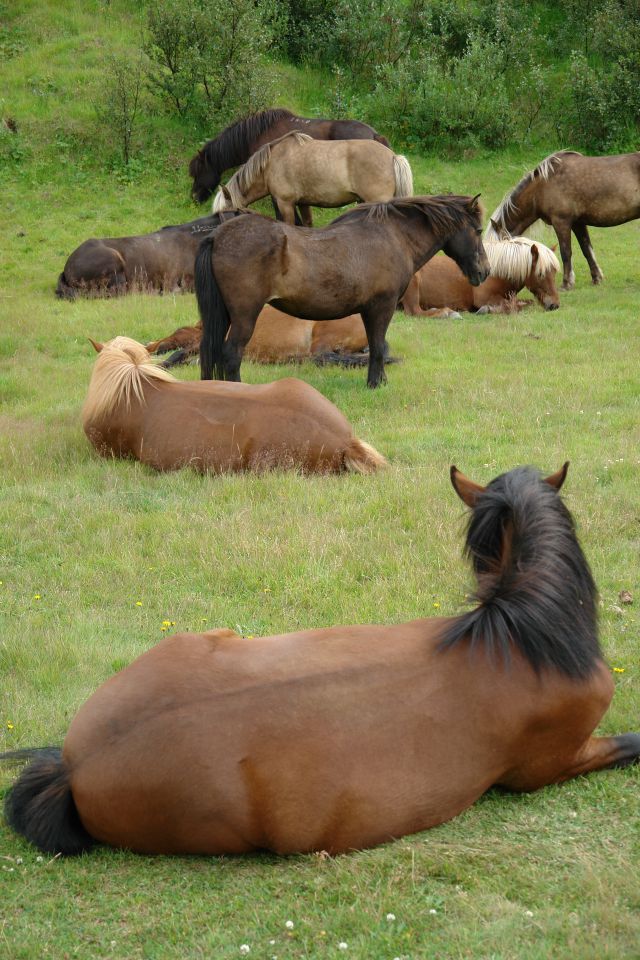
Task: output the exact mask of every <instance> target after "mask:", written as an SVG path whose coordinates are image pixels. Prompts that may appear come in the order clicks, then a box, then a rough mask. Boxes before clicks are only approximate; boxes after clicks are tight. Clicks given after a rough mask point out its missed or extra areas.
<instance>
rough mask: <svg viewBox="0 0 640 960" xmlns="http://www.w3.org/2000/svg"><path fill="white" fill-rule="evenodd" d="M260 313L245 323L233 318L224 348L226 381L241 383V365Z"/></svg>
mask: <svg viewBox="0 0 640 960" xmlns="http://www.w3.org/2000/svg"><path fill="white" fill-rule="evenodd" d="M259 312H260V310H258V311H257V312H256V313H255V314H253V319H251V317H250V318H249V319H248V320H247V319H246V318H245V320H244V321H243V320H240V321H238V320H237V319H236V317H233V316H232V317H231V326H230V327H229V333H228V335H227V339H226V340H225V342H224V345H223V347H222V363H223V366H224V371H225V380H235V381H236V382H239V381H240V364H241V363H242V357H243V355H244V350H245V347H246V345H247V344H248V343H249V340H250V339H251V335H252V333H253V331H254V328H255V325H256V320H257V318H258V313H259Z"/></svg>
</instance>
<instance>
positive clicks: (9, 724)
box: [7, 720, 13, 730]
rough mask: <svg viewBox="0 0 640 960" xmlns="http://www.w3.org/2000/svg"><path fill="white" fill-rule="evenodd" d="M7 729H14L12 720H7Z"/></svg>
mask: <svg viewBox="0 0 640 960" xmlns="http://www.w3.org/2000/svg"><path fill="white" fill-rule="evenodd" d="M7 730H13V724H12V723H11V721H10V720H9V721H8V722H7Z"/></svg>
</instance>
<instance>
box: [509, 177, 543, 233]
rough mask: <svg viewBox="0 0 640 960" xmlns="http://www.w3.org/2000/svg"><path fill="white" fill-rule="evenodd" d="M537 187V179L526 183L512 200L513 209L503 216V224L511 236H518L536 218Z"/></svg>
mask: <svg viewBox="0 0 640 960" xmlns="http://www.w3.org/2000/svg"><path fill="white" fill-rule="evenodd" d="M538 187H539V181H538V180H536V179H532V180H531V181H530V182H529V183H528V184H526V186H525V187H523V189H522V190H521V191H520V193H519V194H518V197H517V199H516V200H514V209H513V210H510V211H509V212H508V213H507V215H506V216H505V219H504V226H505V227H506V228H507V230H508V231H509V233H510V234H511V235H512V236H514V237H516V236H520V234H522V233H524V231H525V230H526V229H527V228H528V227H530V226H531V224H532V223H534V222H535V221H536V220H537V219H538V210H537V204H536V194H537V191H538Z"/></svg>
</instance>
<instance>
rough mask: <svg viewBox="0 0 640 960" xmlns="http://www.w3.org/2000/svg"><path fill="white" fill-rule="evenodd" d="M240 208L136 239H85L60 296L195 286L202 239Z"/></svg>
mask: <svg viewBox="0 0 640 960" xmlns="http://www.w3.org/2000/svg"><path fill="white" fill-rule="evenodd" d="M239 212H241V211H238V212H234V211H228V212H225V213H222V214H214V215H212V216H208V217H200V218H199V219H198V220H191V221H190V222H189V223H181V224H179V225H178V226H175V227H162V229H161V230H156V231H154V232H153V233H146V234H142V235H140V236H137V237H103V238H102V239H100V240H95V239H91V240H85V241H84V243H81V244H80V246H79V247H77V248H76V249H75V250H74V251H73V253H72V254H71V256H70V257H69V259H68V260H67V262H66V263H65V265H64V270H63V271H62V273H61V274H60V276H59V278H58V286H57V287H56V295H57V296H58V297H61V298H63V299H65V300H74V299H75V298H76V297H77V296H79V295H83V294H90V295H92V296H97V297H110V296H117V295H119V294H123V293H132V292H134V291H149V290H157V291H158V292H159V293H163V292H164V293H169V292H173V291H176V290H183V291H184V290H193V266H194V263H195V259H196V253H197V252H198V247H199V246H200V244H201V242H202V240H203V238H204V237H205V236H206V235H207V234H208V233H210V232H211V231H212V230H215V228H216V227H217V226H219V225H220V223H222V222H223V221H225V220H231V219H233V218H234V217H236V216H237V215H238V213H239Z"/></svg>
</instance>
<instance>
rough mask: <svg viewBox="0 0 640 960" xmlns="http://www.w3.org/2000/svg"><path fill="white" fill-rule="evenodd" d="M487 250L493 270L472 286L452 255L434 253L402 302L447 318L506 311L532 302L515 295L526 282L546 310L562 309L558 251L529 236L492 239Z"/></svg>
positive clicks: (412, 310) (418, 311) (414, 309)
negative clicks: (462, 312)
mask: <svg viewBox="0 0 640 960" xmlns="http://www.w3.org/2000/svg"><path fill="white" fill-rule="evenodd" d="M484 249H485V251H486V254H487V259H488V260H489V265H490V267H491V273H490V275H489V277H487V279H486V280H485V281H484V283H481V284H480V285H479V286H477V287H472V286H471V284H470V283H469V281H468V280H467V278H466V277H465V276H464V274H463V272H462V270H460V268H459V267H458V265H457V264H456V263H454V261H453V260H451V259H450V258H449V257H443V256H439V257H434V258H433V259H432V260H429V261H427V263H425V265H424V266H423V267H422V268H421V269H420V270H418V272H417V273H416V274H415V276H414V277H413V279H412V280H411V282H410V284H409V286H408V287H407V289H406V290H405V292H404V294H403V296H402V298H401V300H400V303H401V305H402V308H403V309H404V311H405V313H409V314H412V315H413V316H424V317H434V316H440V317H446V316H451V315H452V314H453V313H454V311H456V310H472V311H474V312H480V313H504V312H511V311H513V310H514V309H518V308H519V307H520V306H522V305H524V304H525V303H527V304H528V303H530V301H518V300H516V295H517V294H518V293H519V291H520V290H522V288H523V287H526V288H527V290H530V291H531V293H532V294H533V295H534V297H535V298H536V300H537V301H538V303H540V304H541V306H543V307H544V309H545V310H557V309H558V307H559V306H560V298H559V296H558V290H557V287H556V280H555V278H556V273H557V271H558V270H559V269H560V264H559V263H558V258H557V257H556V255H555V253H554V252H553V250H550V249H549V247H545V246H544V244H542V243H534V241H533V240H530V239H529V237H509V238H507V239H504V240H487V239H485V242H484Z"/></svg>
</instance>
